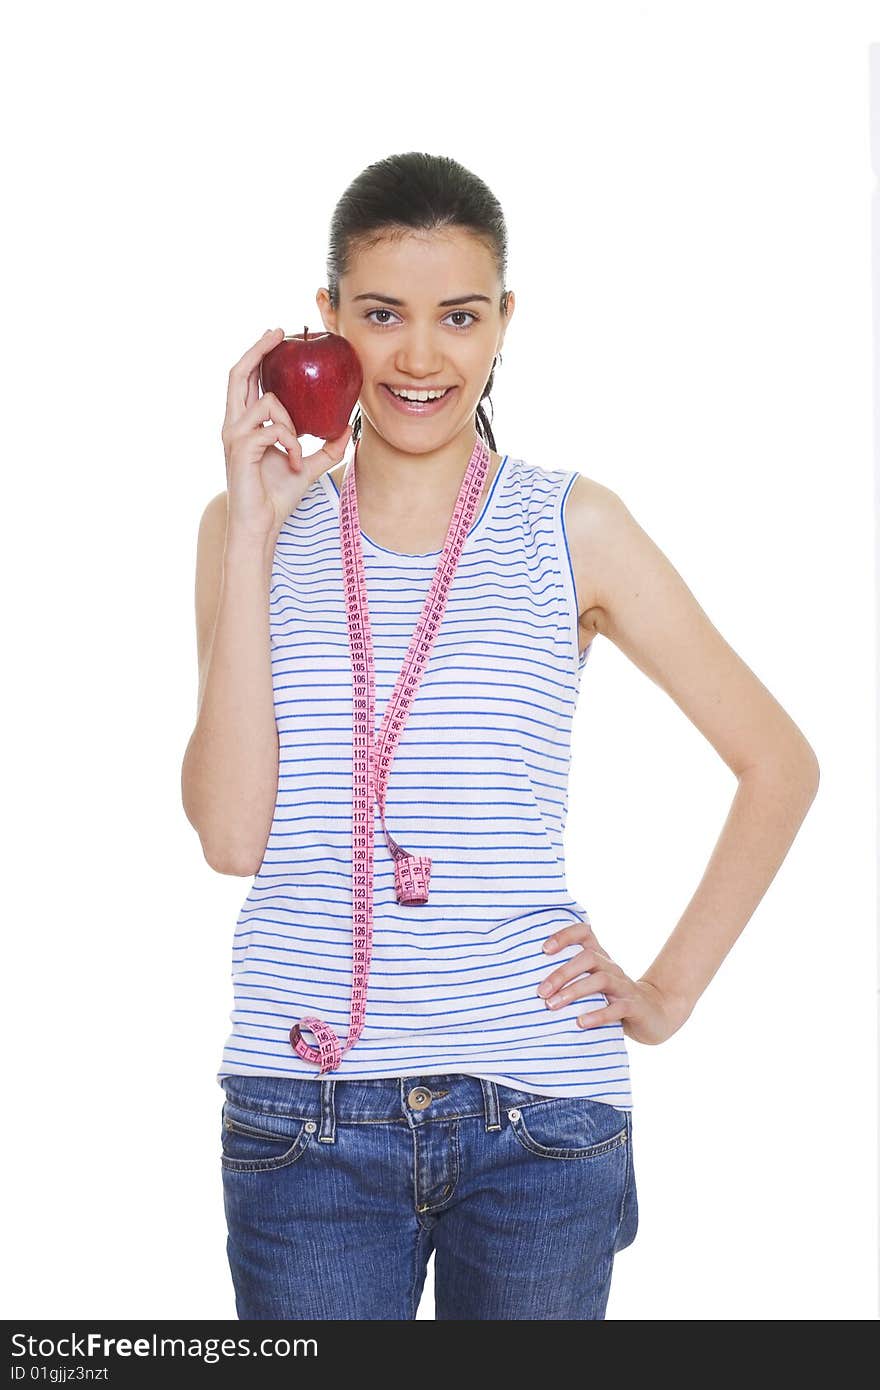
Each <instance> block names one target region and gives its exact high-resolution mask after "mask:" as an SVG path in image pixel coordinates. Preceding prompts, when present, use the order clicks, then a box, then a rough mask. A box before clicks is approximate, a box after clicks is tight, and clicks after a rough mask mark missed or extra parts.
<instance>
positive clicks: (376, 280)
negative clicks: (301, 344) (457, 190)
mask: <svg viewBox="0 0 880 1390" xmlns="http://www.w3.org/2000/svg"><path fill="white" fill-rule="evenodd" d="M501 291H502V286H501V285H500V284H499V281H498V275H497V271H496V269H495V264H494V261H493V259H492V256H491V254H490V253H489V251H488V249H487V248H486V247H485V246H484V245H483V244H482V243H481V242H480V241H478V240H477V239H476V237H474V236H472V235H471V234H470V233H468V232H466V231H464V230H463V229H461V228H458V227H454V228H447V229H445V230H444V231H443V232H442V233H440V232H432V233H413V232H408V233H406V234H405V235H403V236H402V237H400V239H392V238H385V239H383V240H382V241H381V242H379V243H378V245H376V246H373V247H372V248H371V249H369V250H364V251H362V252H361V253H360V254H359V255H358V256H357V257H356V259H355V261H354V263H353V266H352V269H351V271H350V272H349V274H348V275H345V276H343V277H341V279H340V283H339V309H338V311H334V309H333V307H332V306H331V304H330V298H329V295H328V294H327V291H326V289H321V290H319V291H318V295H317V303H318V308H319V310H320V312H321V317H322V319H323V321H324V327H325V328H326V329H328V330H329V331H330V332H331V333H339V334H341V335H342V336H343V337H344V338H347V339H348V341H349V342H350V343H351V345H352V347H353V348H354V349H355V351H356V353H357V355H358V357H359V358H360V361H361V365H362V366H363V369H364V384H363V387H362V389H361V394H360V407H361V412H362V414H363V416H364V417H365V419H366V420H368V421H369V422H370V424H371V425H372V427H373V428H374V429H375V430H376V431H377V433H378V434H380V435H381V436H382V437H383V439H386V440H387V441H388V442H389V443H390V444H392V445H394V446H395V447H397V448H400V449H402V450H405V451H406V452H419V453H421V452H427V451H431V450H434V449H437V448H440V447H442V445H443V443H444V442H445V441H447V440H449V439H451V438H452V437H453V436H454V435H456V434H457V433H459V431H461V430H462V429H463V428H464V427H465V426H466V425H469V424H470V425H472V422H473V418H474V415H475V413H476V409H477V406H478V405H479V403H480V399H481V396H482V392H483V389H484V387H485V385H486V381H487V380H488V377H489V373H490V372H491V370H492V363H493V361H494V358H495V354H496V353H497V352H498V351H499V349H500V347H501V343H502V341H503V339H504V334H505V331H506V328H507V323H508V322H509V320H510V317H511V314H512V313H513V298H514V297H513V293H512V292H510V293H509V294H508V312H507V314H506V316H502V313H501V309H500V297H501ZM450 300H460V301H461V302H460V303H457V304H452V303H449V302H448V301H450ZM391 301H394V302H391ZM444 301H446V302H444ZM391 387H395V388H397V389H401V388H403V389H406V390H410V391H424V390H426V389H428V388H438V387H439V388H444V387H446V388H450V389H449V390H448V392H447V395H446V396H445V398H444V402H443V404H442V405H440V406H436V405H433V406H432V405H430V404H429V405H428V407H427V408H424V407H423V408H422V409H421V411H418V410H413V411H409V410H406V409H404V408H402V407H401V406H400V405H399V404H396V403H395V399H394V397H393V395H392V394H391V391H390V388H391Z"/></svg>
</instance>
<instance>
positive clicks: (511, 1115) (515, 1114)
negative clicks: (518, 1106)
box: [507, 1110, 519, 1120]
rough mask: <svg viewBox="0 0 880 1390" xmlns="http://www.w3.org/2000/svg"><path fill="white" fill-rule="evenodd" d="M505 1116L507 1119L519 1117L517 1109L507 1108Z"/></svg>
mask: <svg viewBox="0 0 880 1390" xmlns="http://www.w3.org/2000/svg"><path fill="white" fill-rule="evenodd" d="M507 1118H508V1120H518V1119H519V1111H518V1110H508V1112H507Z"/></svg>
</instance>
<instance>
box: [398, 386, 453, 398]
mask: <svg viewBox="0 0 880 1390" xmlns="http://www.w3.org/2000/svg"><path fill="white" fill-rule="evenodd" d="M388 390H389V391H394V387H393V386H389V388H388ZM448 390H449V387H448V386H447V388H446V391H448ZM446 391H394V394H395V396H400V398H401V400H404V401H436V400H438V399H439V397H440V396H445V395H446Z"/></svg>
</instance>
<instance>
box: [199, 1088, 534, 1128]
mask: <svg viewBox="0 0 880 1390" xmlns="http://www.w3.org/2000/svg"><path fill="white" fill-rule="evenodd" d="M220 1085H221V1086H222V1088H223V1091H224V1092H225V1094H226V1098H227V1101H228V1102H229V1104H230V1105H233V1106H237V1107H238V1108H240V1109H242V1110H249V1111H251V1112H256V1113H259V1114H264V1115H283V1116H288V1117H290V1118H292V1119H302V1120H314V1121H317V1122H319V1123H320V1132H319V1135H318V1137H319V1138H320V1139H324V1140H325V1141H328V1140H329V1141H331V1142H332V1140H333V1138H334V1136H335V1127H336V1124H337V1122H340V1123H346V1124H357V1123H359V1122H360V1123H373V1124H375V1123H376V1122H383V1121H384V1122H395V1121H397V1122H401V1121H402V1122H404V1123H408V1124H412V1123H413V1121H414V1120H415V1121H418V1122H421V1123H430V1122H431V1121H435V1120H454V1119H467V1118H469V1117H474V1116H482V1117H483V1118H484V1121H485V1127H486V1129H487V1130H495V1129H500V1128H501V1112H502V1110H506V1109H508V1108H510V1107H518V1108H524V1107H526V1106H529V1105H534V1104H542V1103H546V1102H548V1101H552V1100H553V1099H557V1100H558V1098H556V1097H552V1096H542V1095H539V1094H536V1093H535V1092H534V1091H520V1090H515V1089H514V1088H513V1087H512V1086H503V1085H501V1083H500V1082H495V1081H490V1080H489V1079H488V1078H486V1077H482V1076H470V1075H465V1074H463V1073H460V1072H455V1073H445V1074H440V1075H434V1074H431V1073H426V1074H423V1075H419V1076H416V1075H412V1076H392V1077H370V1078H363V1079H360V1080H358V1079H355V1078H351V1079H345V1080H341V1079H339V1078H338V1077H328V1076H320V1075H316V1076H315V1077H314V1079H312V1078H305V1077H286V1076H239V1075H231V1076H224V1077H223V1078H222V1080H221V1081H220Z"/></svg>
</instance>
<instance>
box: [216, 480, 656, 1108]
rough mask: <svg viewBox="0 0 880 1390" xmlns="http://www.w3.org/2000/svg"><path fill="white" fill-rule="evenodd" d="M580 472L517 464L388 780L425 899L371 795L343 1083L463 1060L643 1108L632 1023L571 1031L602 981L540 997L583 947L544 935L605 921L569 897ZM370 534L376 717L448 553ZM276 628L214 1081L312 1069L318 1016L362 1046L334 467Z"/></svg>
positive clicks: (470, 546) (474, 1069) (297, 544)
mask: <svg viewBox="0 0 880 1390" xmlns="http://www.w3.org/2000/svg"><path fill="white" fill-rule="evenodd" d="M576 477H577V473H576V472H572V471H564V470H546V469H542V468H538V467H533V466H530V465H529V464H527V463H525V462H524V461H523V460H522V459H517V458H511V457H510V456H509V455H506V456H505V458H504V459H503V461H502V463H501V466H500V468H499V469H498V471H497V473H496V475H495V478H494V480H493V483H492V487H491V491H490V493H489V495H488V496H487V497H486V499H485V501H484V502H483V504H482V507H481V509H480V510H479V511H478V513H477V515H476V517H475V518H474V521H473V523H472V525H471V528H470V530H469V532H468V534H467V537H466V539H465V543H464V547H463V549H462V552H461V558H460V560H459V563H458V568H457V570H456V573H455V578H454V580H453V583H452V585H451V587H450V590H449V596H448V600H447V605H446V612H445V614H444V617H443V622H442V624H441V627H440V630H439V631H438V633H437V635H436V638H435V641H434V645H433V648H432V650H431V654H430V657H429V660H428V663H427V666H426V667H425V671H424V674H423V676H422V680H421V684H420V685H419V687H418V690H417V692H416V696H415V699H414V700H413V703H412V706H411V708H410V712H409V717H408V719H407V721H406V725H405V727H404V730H403V733H402V735H401V738H400V742H399V743H398V745H397V751H396V753H395V756H394V761H393V763H392V766H391V772H390V776H389V779H388V785H387V792H386V802H385V807H386V823H387V826H388V831H389V833H390V834H391V836H392V837H393V838H394V839H395V840H397V841H398V842H399V843H400V844H401V845H402V846H403V847H404V848H405V849H406V850H408V851H409V852H410V853H412V854H427V855H430V856H431V860H432V869H431V891H430V898H429V901H428V902H427V903H425V904H424V905H421V906H418V907H412V906H409V907H408V906H404V905H401V904H399V903H398V902H397V897H396V892H395V885H394V864H393V861H392V858H391V855H390V853H389V851H388V846H387V844H386V842H385V836H384V834H383V831H382V822H381V818H380V816H379V812H378V808H375V841H374V867H375V891H374V909H373V951H372V959H371V962H370V974H369V981H368V985H367V1007H366V1020H365V1025H364V1028H363V1032H362V1033H361V1036H360V1038H359V1039H358V1041H357V1043H356V1044H355V1045H354V1047H353V1048H351V1049H349V1050H346V1051H345V1052H344V1053H343V1057H342V1061H341V1063H340V1065H339V1066H338V1067H337V1068H336V1069H335V1070H334V1071H332V1072H330V1073H328V1075H330V1076H334V1077H337V1078H339V1079H340V1080H345V1079H347V1078H367V1077H394V1076H425V1075H431V1076H436V1075H439V1074H441V1073H451V1072H464V1073H468V1074H470V1075H472V1076H478V1077H486V1078H488V1079H490V1080H493V1081H496V1082H498V1083H500V1084H502V1085H508V1086H511V1087H514V1088H515V1089H517V1090H523V1091H531V1092H534V1093H535V1094H538V1095H545V1096H585V1097H591V1098H592V1099H594V1100H597V1101H602V1102H605V1103H607V1104H609V1105H613V1106H615V1107H616V1108H618V1109H620V1110H631V1109H632V1096H631V1089H630V1069H629V1058H628V1054H627V1047H626V1040H625V1035H624V1032H623V1026H622V1024H621V1023H620V1022H619V1021H615V1022H612V1023H609V1024H605V1025H604V1026H599V1027H596V1028H589V1029H583V1028H580V1027H578V1024H577V1018H578V1016H579V1015H580V1014H584V1013H587V1012H589V1011H591V1010H593V1009H597V1008H600V1007H601V1006H602V1005H604V1004H606V1003H607V999H606V996H605V995H604V994H601V993H599V992H596V993H593V994H591V995H589V996H584V997H582V998H580V999H577V1000H575V1001H573V1002H572V1003H570V1004H566V1005H564V1006H563V1007H562V1008H559V1009H553V1010H551V1009H548V1008H547V1007H546V1005H545V1004H544V1001H543V1000H542V999H541V998H540V997H539V996H538V995H537V993H536V990H537V987H538V985H539V984H540V983H541V982H542V981H543V980H544V979H546V977H547V976H548V975H549V973H550V971H551V970H553V969H554V968H555V967H556V966H557V965H559V964H560V963H561V962H562V961H564V960H568V959H570V958H571V957H572V956H574V955H576V954H577V953H578V952H579V951H581V950H582V949H583V947H582V945H581V944H580V943H577V942H575V943H572V944H570V945H569V946H566V947H563V948H562V949H561V950H559V951H556V952H554V953H553V954H552V955H547V954H546V953H545V952H544V951H543V950H542V949H541V948H542V944H543V942H544V941H545V940H546V939H547V937H548V936H550V935H551V934H552V933H553V932H554V931H558V930H559V929H560V928H562V927H565V926H566V925H568V924H569V923H571V922H573V921H578V920H580V921H587V922H589V920H590V918H589V915H588V913H587V910H586V908H585V907H584V906H583V905H582V904H581V903H580V902H578V901H577V900H576V899H575V898H573V897H572V896H571V895H570V893H569V891H568V888H567V885H566V869H565V854H564V848H563V834H564V830H565V820H566V812H567V809H568V771H569V764H570V756H571V754H570V735H571V724H572V717H573V715H574V711H575V706H576V703H577V697H578V693H579V689H580V684H581V676H582V674H583V671H584V668H585V666H586V664H587V657H588V655H589V650H590V649H589V648H588V649H587V652H586V653H585V654H584V655H583V656H581V655H580V654H579V651H578V613H577V602H576V597H575V586H574V574H573V570H572V566H571V557H570V554H569V548H568V540H567V537H566V533H565V522H564V515H563V508H564V506H565V499H566V496H567V494H568V491H569V489H570V487H571V485H572V483H573V482H574V479H575V478H576ZM361 543H362V547H363V555H364V567H365V572H366V579H367V597H368V600H369V612H370V626H371V630H372V637H373V653H374V660H375V682H376V701H375V719H376V726H375V727H376V729H377V730H378V728H379V725H380V723H381V720H382V715H383V712H384V708H385V704H386V702H387V700H388V697H389V695H390V694H391V691H392V688H393V686H394V683H395V680H396V678H397V675H398V672H399V670H400V667H401V665H402V663H403V659H404V656H405V654H406V650H407V647H408V645H409V641H410V637H411V635H412V632H413V629H414V627H415V624H416V621H417V619H418V617H419V614H420V612H421V609H422V604H423V602H424V599H425V595H426V593H427V590H428V587H429V585H430V582H431V579H432V577H433V574H434V570H435V568H436V565H437V561H438V559H439V556H440V553H441V552H440V551H439V550H437V551H430V552H427V553H424V554H420V555H408V554H401V553H399V552H397V551H393V550H388V549H386V548H385V547H384V546H381V545H377V544H375V543H374V542H373V541H372V540H370V538H369V537H368V536H366V535H364V533H363V532H361ZM269 624H270V642H271V661H272V684H273V690H274V702H275V719H276V723H277V727H278V740H279V766H278V789H277V797H276V805H275V812H274V817H273V821H272V829H271V832H270V834H269V839H268V843H267V845H266V850H265V854H264V856H263V862H262V864H261V865H260V868H259V870H258V871H257V874H256V876H255V878H254V880H253V883H252V884H251V887H250V889H249V891H248V894H247V897H246V898H245V901H244V903H243V904H242V907H241V910H240V912H239V916H238V921H237V924H236V928H235V933H234V938H233V952H232V955H233V960H232V985H233V1010H232V1013H231V1015H230V1018H231V1022H232V1030H231V1032H230V1033H229V1035H228V1037H227V1039H226V1043H225V1046H224V1050H223V1058H222V1063H221V1068H220V1070H219V1071H218V1072H217V1080H218V1082H219V1081H221V1080H222V1078H223V1077H225V1076H229V1075H248V1076H291V1077H298V1078H303V1077H305V1078H308V1077H311V1078H314V1079H317V1078H319V1076H320V1073H319V1071H318V1068H317V1066H315V1065H313V1064H311V1063H309V1062H307V1061H305V1060H304V1059H303V1058H300V1057H298V1056H297V1054H296V1053H295V1052H294V1051H293V1049H292V1047H291V1045H290V1041H289V1037H288V1034H289V1032H290V1028H291V1026H292V1024H294V1023H296V1022H298V1021H299V1019H301V1018H302V1017H303V1016H304V1015H306V1014H317V1015H318V1017H320V1018H323V1019H325V1020H326V1021H327V1023H329V1024H330V1025H331V1027H332V1028H333V1029H334V1030H335V1031H336V1033H337V1035H338V1036H339V1038H340V1041H341V1042H342V1044H343V1045H344V1043H345V1040H346V1038H347V1037H348V1025H349V1018H350V1005H351V984H352V962H351V949H352V920H351V911H352V908H351V904H352V897H351V841H352V811H351V807H352V675H351V655H350V650H349V644H348V620H347V616H346V609H345V597H344V591H343V568H342V553H341V548H340V538H339V492H338V489H337V485H336V483H335V482H334V480H333V479H332V478H331V477H330V476H329V475H328V474H326V473H325V474H323V475H322V476H321V477H319V478H317V479H316V480H315V482H314V483H313V484H312V486H311V487H310V488H309V490H308V491H307V492H306V493H305V495H304V497H303V498H302V500H301V502H300V504H299V506H298V507H297V508H296V509H295V511H294V512H293V513H292V514H291V515H290V517H288V519H287V521H286V522H285V524H284V526H283V527H282V528H281V531H280V533H279V536H278V539H277V543H276V547H275V553H274V559H273V567H272V578H271V585H270V594H269ZM306 1038H307V1041H309V1042H312V1037H311V1035H310V1034H306Z"/></svg>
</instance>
